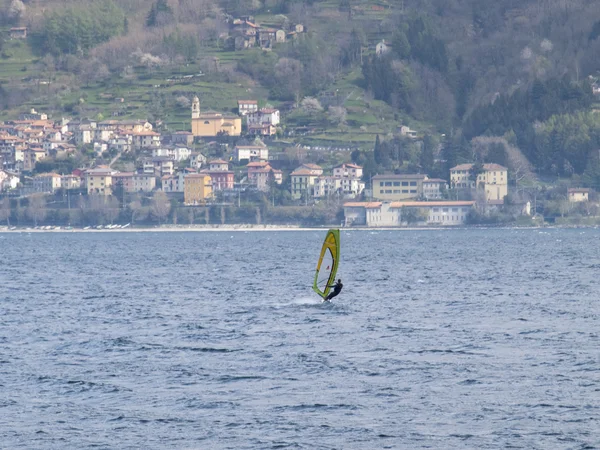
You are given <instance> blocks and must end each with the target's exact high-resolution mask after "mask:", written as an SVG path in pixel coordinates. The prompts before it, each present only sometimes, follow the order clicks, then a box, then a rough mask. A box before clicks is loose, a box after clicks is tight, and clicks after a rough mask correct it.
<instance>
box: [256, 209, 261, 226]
mask: <svg viewBox="0 0 600 450" xmlns="http://www.w3.org/2000/svg"><path fill="white" fill-rule="evenodd" d="M260 222H261V216H260V208H259V207H256V224H257V225H260Z"/></svg>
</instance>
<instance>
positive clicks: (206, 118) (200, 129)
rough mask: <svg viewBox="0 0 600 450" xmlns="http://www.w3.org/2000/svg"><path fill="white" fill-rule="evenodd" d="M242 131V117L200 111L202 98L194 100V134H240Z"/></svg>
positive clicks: (208, 135) (212, 135)
mask: <svg viewBox="0 0 600 450" xmlns="http://www.w3.org/2000/svg"><path fill="white" fill-rule="evenodd" d="M241 133H242V118H241V117H238V116H234V115H223V114H221V113H217V112H206V113H201V112H200V99H199V98H198V97H194V100H193V101H192V134H193V135H194V136H200V137H215V136H220V135H227V136H239V135H240V134H241Z"/></svg>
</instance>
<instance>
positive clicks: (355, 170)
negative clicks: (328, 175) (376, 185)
mask: <svg viewBox="0 0 600 450" xmlns="http://www.w3.org/2000/svg"><path fill="white" fill-rule="evenodd" d="M333 176H334V177H340V178H342V177H355V178H361V177H362V176H363V169H362V167H361V166H358V165H356V164H342V165H340V166H337V167H334V168H333Z"/></svg>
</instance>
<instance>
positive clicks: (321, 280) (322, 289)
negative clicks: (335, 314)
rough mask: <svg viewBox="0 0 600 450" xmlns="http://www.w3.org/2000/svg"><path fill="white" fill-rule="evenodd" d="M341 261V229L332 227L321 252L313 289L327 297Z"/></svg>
mask: <svg viewBox="0 0 600 450" xmlns="http://www.w3.org/2000/svg"><path fill="white" fill-rule="evenodd" d="M339 261H340V230H336V229H332V230H329V231H328V232H327V236H325V241H323V246H322V247H321V254H320V255H319V261H318V262H317V271H316V273H315V280H314V282H313V291H315V292H316V293H317V294H319V295H320V296H321V297H323V298H326V297H327V295H328V294H329V290H330V289H331V285H333V284H334V283H335V275H336V273H337V269H338V264H339Z"/></svg>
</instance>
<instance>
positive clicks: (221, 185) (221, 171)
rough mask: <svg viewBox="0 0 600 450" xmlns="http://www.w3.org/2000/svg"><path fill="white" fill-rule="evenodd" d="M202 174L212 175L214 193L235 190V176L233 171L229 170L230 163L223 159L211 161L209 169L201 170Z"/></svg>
mask: <svg viewBox="0 0 600 450" xmlns="http://www.w3.org/2000/svg"><path fill="white" fill-rule="evenodd" d="M200 173H206V174H208V175H210V178H211V180H212V190H213V191H219V190H223V189H233V183H234V181H235V179H234V174H233V171H231V170H229V163H228V162H227V161H223V160H222V159H217V160H214V161H211V162H209V163H208V169H205V170H201V171H200Z"/></svg>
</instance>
